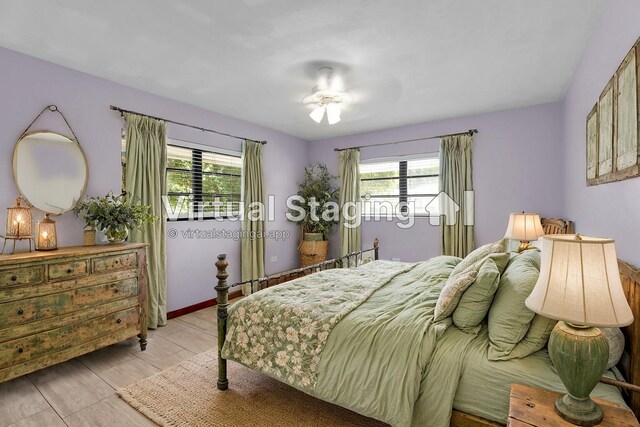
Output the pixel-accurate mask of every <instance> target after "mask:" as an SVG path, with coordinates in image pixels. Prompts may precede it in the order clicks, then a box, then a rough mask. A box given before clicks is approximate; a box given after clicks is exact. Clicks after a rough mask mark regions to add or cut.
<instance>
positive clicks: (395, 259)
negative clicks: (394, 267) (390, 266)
mask: <svg viewBox="0 0 640 427" xmlns="http://www.w3.org/2000/svg"><path fill="white" fill-rule="evenodd" d="M391 261H395V262H400V258H391Z"/></svg>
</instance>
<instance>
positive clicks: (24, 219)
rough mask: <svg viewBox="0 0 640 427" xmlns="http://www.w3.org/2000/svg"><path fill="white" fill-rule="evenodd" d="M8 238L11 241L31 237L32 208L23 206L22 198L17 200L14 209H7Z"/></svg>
mask: <svg viewBox="0 0 640 427" xmlns="http://www.w3.org/2000/svg"><path fill="white" fill-rule="evenodd" d="M6 237H7V238H10V239H28V238H30V237H31V208H30V207H28V206H22V197H18V198H17V199H16V205H15V206H14V207H12V208H8V209H7V230H6Z"/></svg>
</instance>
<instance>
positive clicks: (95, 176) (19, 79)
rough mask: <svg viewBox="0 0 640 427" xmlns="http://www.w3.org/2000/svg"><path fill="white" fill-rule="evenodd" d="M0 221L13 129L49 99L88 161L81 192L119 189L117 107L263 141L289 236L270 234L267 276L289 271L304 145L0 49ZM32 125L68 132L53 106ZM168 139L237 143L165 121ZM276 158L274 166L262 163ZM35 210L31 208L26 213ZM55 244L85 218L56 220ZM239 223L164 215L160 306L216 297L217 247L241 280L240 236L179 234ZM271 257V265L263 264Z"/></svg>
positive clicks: (71, 237)
mask: <svg viewBox="0 0 640 427" xmlns="http://www.w3.org/2000/svg"><path fill="white" fill-rule="evenodd" d="M0 64H1V65H0V69H2V74H1V76H2V78H1V79H0V100H2V103H3V108H2V115H0V159H1V163H0V228H1V230H2V232H4V223H5V221H6V209H5V208H6V207H9V206H12V205H13V201H14V199H15V197H16V196H17V195H18V190H17V187H16V185H15V183H14V181H13V174H12V167H11V161H12V152H13V147H14V144H15V142H16V140H17V138H18V137H19V135H20V134H21V133H22V132H23V131H24V129H25V128H26V127H27V125H28V124H29V123H30V122H31V120H33V119H34V117H35V116H36V114H37V113H39V112H40V110H41V109H42V108H44V107H45V106H46V105H49V104H56V105H57V106H58V107H59V108H60V109H61V110H62V112H63V113H64V114H65V116H66V117H67V119H68V120H69V122H70V123H71V126H72V127H73V129H74V131H75V133H76V135H77V136H78V139H79V140H80V144H81V145H82V147H83V149H84V151H85V153H86V156H87V160H88V164H89V183H88V187H87V192H86V194H87V195H89V196H95V195H104V194H106V193H107V192H108V191H114V192H119V191H120V169H121V167H120V146H121V143H120V132H121V128H122V126H123V121H122V119H121V118H120V115H119V114H117V113H116V112H114V111H110V110H109V105H110V104H113V105H118V106H120V107H123V108H128V109H131V110H134V111H140V112H145V113H148V114H152V115H157V116H160V117H167V118H170V119H173V120H176V121H182V122H186V123H192V124H196V125H199V126H204V127H209V128H213V129H217V130H221V131H224V132H228V133H233V134H238V135H241V136H246V137H249V138H255V139H260V140H262V139H266V140H268V141H269V143H268V145H267V146H266V147H265V151H264V159H265V165H267V168H268V171H267V173H266V174H265V185H266V191H267V194H274V195H276V196H277V206H276V209H275V210H276V217H277V218H278V219H277V221H276V222H274V223H268V224H267V229H268V230H285V231H288V232H289V233H291V234H292V237H290V238H289V239H288V240H286V241H282V240H281V241H275V240H268V241H267V244H266V260H267V266H266V268H267V273H271V272H277V271H282V270H285V269H288V268H293V267H295V266H296V264H297V229H296V227H295V226H294V224H292V223H289V222H287V221H286V219H285V217H284V212H285V211H286V208H285V202H284V200H285V199H286V196H288V195H289V194H292V193H295V192H296V190H297V185H296V182H297V181H299V180H300V179H301V177H302V170H301V169H302V168H301V165H303V164H305V162H306V160H307V150H308V147H307V142H306V141H303V140H301V139H299V138H295V137H293V136H290V135H286V134H283V133H280V132H276V131H274V130H270V129H267V128H264V127H261V126H258V125H254V124H251V123H248V122H245V121H241V120H236V119H232V118H229V117H226V116H223V115H220V114H217V113H213V112H210V111H207V110H204V109H200V108H196V107H192V106H189V105H186V104H182V103H179V102H175V101H172V100H169V99H166V98H162V97H159V96H155V95H152V94H150V93H146V92H142V91H139V90H135V89H132V88H130V87H126V86H122V85H119V84H116V83H113V82H110V81H107V80H104V79H100V78H97V77H93V76H90V75H88V74H84V73H81V72H78V71H74V70H71V69H68V68H64V67H61V66H58V65H55V64H52V63H49V62H45V61H42V60H39V59H36V58H33V57H29V56H26V55H23V54H20V53H17V52H13V51H10V50H7V49H3V48H0ZM35 129H50V130H54V131H63V132H66V128H65V127H64V124H63V123H62V121H61V119H60V118H59V116H57V115H53V114H51V113H47V114H45V116H44V117H43V118H42V119H41V120H40V121H39V122H38V123H36V127H35ZM168 134H169V137H172V138H177V139H182V140H186V141H191V142H197V143H201V144H206V145H210V146H212V147H222V148H227V149H233V150H239V149H240V142H239V141H237V140H235V139H230V138H225V137H219V136H217V135H214V134H210V133H203V132H200V131H196V130H193V129H188V128H183V127H179V126H172V125H168ZM275 164H277V165H278V167H277V168H272V167H269V165H275ZM42 217H43V214H42V213H39V212H36V211H34V218H35V219H41V218H42ZM56 221H57V226H58V235H59V245H60V246H65V245H77V244H82V227H83V223H82V222H81V221H80V220H78V219H76V218H75V217H74V215H73V213H67V214H65V215H63V216H61V217H58V218H56ZM189 228H191V229H194V228H198V229H201V230H210V229H213V228H215V229H217V230H228V231H234V230H239V223H238V222H230V221H224V222H215V221H206V222H201V223H192V222H170V223H168V225H167V229H168V230H169V229H175V230H176V231H177V232H178V235H177V237H176V238H175V239H167V262H168V266H167V269H168V309H169V310H170V311H171V310H176V309H179V308H182V307H186V306H189V305H192V304H195V303H198V302H201V301H205V300H208V299H211V298H213V297H214V290H213V287H214V280H215V278H214V274H215V267H214V266H213V263H214V261H215V257H216V255H217V254H219V253H227V255H228V259H229V260H230V261H231V265H230V269H229V271H230V277H229V280H230V281H231V282H232V283H233V282H234V281H238V280H239V279H240V278H239V271H240V269H239V260H240V243H239V241H234V240H232V239H229V240H222V239H219V240H197V239H188V238H183V236H182V231H185V230H188V229H189ZM272 257H277V259H278V260H277V262H270V261H271V258H272Z"/></svg>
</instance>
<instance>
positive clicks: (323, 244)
mask: <svg viewBox="0 0 640 427" xmlns="http://www.w3.org/2000/svg"><path fill="white" fill-rule="evenodd" d="M335 178H336V177H334V176H332V175H331V173H329V170H328V169H327V166H326V165H325V164H322V163H314V164H312V165H310V166H307V167H305V168H304V180H303V181H302V183H300V184H298V196H300V198H301V200H298V201H294V202H293V204H294V205H295V206H297V207H298V208H301V209H303V210H304V213H305V215H304V217H300V216H298V217H297V218H298V219H296V220H294V222H296V223H297V224H298V225H300V229H301V231H302V239H301V243H300V247H299V248H298V250H299V252H300V261H301V264H302V265H303V266H306V265H311V264H314V263H318V262H321V261H324V260H326V259H327V252H328V247H329V241H328V237H329V232H330V231H331V227H333V225H334V224H337V223H338V221H337V218H325V215H323V213H324V212H326V211H327V210H329V209H331V208H330V205H329V203H330V202H334V203H337V200H338V189H337V188H336V187H335V185H334V184H333V180H334V179H335ZM313 205H315V215H311V212H312V209H313ZM290 212H291V213H292V214H293V215H295V214H296V212H295V211H293V210H292V211H290Z"/></svg>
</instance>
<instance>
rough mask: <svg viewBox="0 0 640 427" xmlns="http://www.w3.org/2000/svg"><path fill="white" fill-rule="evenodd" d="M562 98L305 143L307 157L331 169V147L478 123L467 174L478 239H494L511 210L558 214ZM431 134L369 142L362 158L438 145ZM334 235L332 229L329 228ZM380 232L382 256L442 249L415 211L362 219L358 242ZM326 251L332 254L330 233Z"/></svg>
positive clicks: (416, 256)
mask: <svg viewBox="0 0 640 427" xmlns="http://www.w3.org/2000/svg"><path fill="white" fill-rule="evenodd" d="M561 115H562V104H560V103H554V104H546V105H540V106H536V107H530V108H521V109H516V110H509V111H502V112H496V113H488V114H481V115H477V116H471V117H463V118H457V119H451V120H441V121H436V122H431V123H424V124H419V125H413V126H405V127H401V128H395V129H386V130H382V131H378V132H371V133H365V134H359V135H352V136H348V137H341V138H335V139H329V140H323V141H315V142H312V143H310V149H309V157H308V158H309V161H310V162H324V163H326V164H327V165H328V166H329V168H330V169H331V170H332V172H333V173H336V174H337V168H338V155H337V153H336V152H334V151H333V149H334V148H336V147H349V146H354V145H368V144H377V143H382V142H390V141H397V140H405V139H414V138H419V137H423V136H431V135H440V134H443V133H448V132H459V131H464V130H467V129H471V128H477V129H478V131H479V133H478V134H477V135H476V136H475V138H474V145H473V168H474V169H473V179H474V186H475V207H476V227H475V230H476V243H477V244H484V243H488V242H491V241H495V240H497V239H499V238H501V237H502V236H503V235H504V231H505V228H506V226H507V221H508V219H509V213H511V212H518V211H523V210H524V211H529V212H538V213H540V214H541V215H543V216H558V215H560V214H561V213H562V203H563V202H562V200H563V197H562V182H561V180H562V178H563V176H562V172H561V171H562V169H563V168H562V162H563V159H562V149H561V137H562V117H561ZM438 144H439V142H438V141H437V140H427V141H421V142H416V143H407V144H401V145H390V146H384V147H371V148H365V149H362V150H361V159H362V160H365V159H371V158H378V157H388V156H393V155H401V154H414V153H424V152H432V151H437V150H438ZM334 234H335V233H334ZM375 237H378V238H379V239H380V240H381V242H382V245H381V256H382V257H383V258H400V259H401V260H403V261H417V260H424V259H427V258H430V257H433V256H436V255H439V254H440V240H439V238H440V237H439V231H438V228H437V227H434V226H430V225H429V221H428V220H427V219H426V218H417V219H416V223H415V225H414V226H413V227H412V228H410V229H406V230H403V229H400V228H398V227H397V226H396V224H395V223H389V222H366V223H364V224H363V228H362V239H363V246H367V247H368V246H369V245H370V242H371V241H372V240H373V239H374V238H375ZM332 240H333V243H332V254H333V255H335V254H336V253H337V249H336V248H337V246H336V241H337V236H336V235H334V236H333V239H332Z"/></svg>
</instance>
